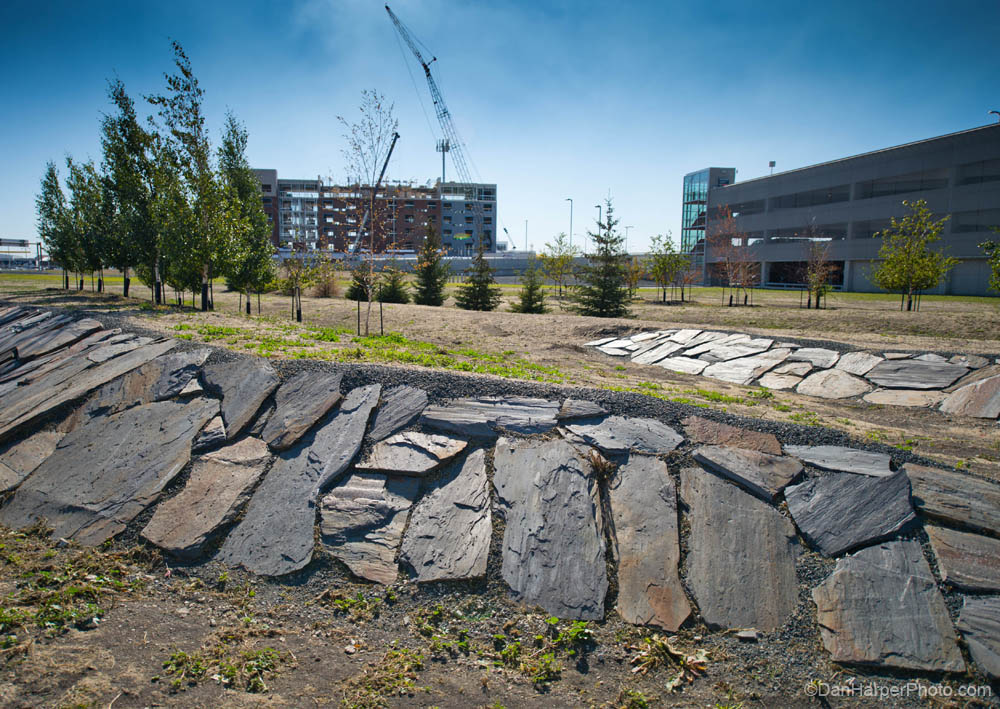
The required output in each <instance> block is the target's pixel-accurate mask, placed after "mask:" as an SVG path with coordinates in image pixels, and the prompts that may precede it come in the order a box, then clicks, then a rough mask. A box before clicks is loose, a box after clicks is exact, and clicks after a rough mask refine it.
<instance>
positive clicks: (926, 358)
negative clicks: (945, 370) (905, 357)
mask: <svg viewBox="0 0 1000 709" xmlns="http://www.w3.org/2000/svg"><path fill="white" fill-rule="evenodd" d="M913 359H916V360H919V361H921V362H947V361H948V358H947V357H942V356H941V355H939V354H935V353H934V352H927V353H926V354H922V355H917V356H916V357H914V358H913Z"/></svg>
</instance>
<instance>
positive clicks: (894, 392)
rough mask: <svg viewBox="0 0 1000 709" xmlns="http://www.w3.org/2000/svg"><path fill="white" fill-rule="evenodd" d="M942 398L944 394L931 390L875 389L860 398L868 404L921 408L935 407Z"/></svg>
mask: <svg viewBox="0 0 1000 709" xmlns="http://www.w3.org/2000/svg"><path fill="white" fill-rule="evenodd" d="M944 397H945V394H943V393H941V392H940V391H934V390H933V389H931V390H920V389H876V390H875V391H873V392H869V393H868V394H865V395H864V396H863V397H861V398H862V399H864V400H865V401H867V402H868V403H869V404H879V405H882V406H886V405H888V406H909V407H911V408H921V407H929V406H936V405H938V404H940V403H941V400H942V399H943V398H944Z"/></svg>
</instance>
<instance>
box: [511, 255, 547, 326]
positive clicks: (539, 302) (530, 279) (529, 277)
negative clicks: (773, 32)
mask: <svg viewBox="0 0 1000 709" xmlns="http://www.w3.org/2000/svg"><path fill="white" fill-rule="evenodd" d="M518 295H519V297H520V301H519V302H517V303H515V304H514V305H513V306H512V307H511V312H514V313H544V312H546V311H547V310H548V308H546V307H545V292H544V291H543V290H542V277H541V274H540V273H539V272H538V263H537V262H536V261H534V260H533V261H532V262H531V265H530V266H528V268H527V270H525V272H524V273H522V274H521V292H520V293H519V294H518Z"/></svg>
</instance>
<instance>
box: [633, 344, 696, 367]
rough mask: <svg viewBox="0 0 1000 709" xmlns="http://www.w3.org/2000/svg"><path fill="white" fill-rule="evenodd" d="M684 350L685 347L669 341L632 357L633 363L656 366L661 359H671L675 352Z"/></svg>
mask: <svg viewBox="0 0 1000 709" xmlns="http://www.w3.org/2000/svg"><path fill="white" fill-rule="evenodd" d="M682 349H684V345H681V344H678V343H676V342H670V341H667V342H664V343H662V344H657V345H656V346H655V347H651V348H649V349H648V350H644V351H642V352H637V353H636V354H635V355H634V356H633V357H632V361H633V362H635V363H636V364H656V363H657V362H659V361H660V360H661V359H663V358H665V357H669V356H670V355H672V354H673V353H674V352H677V351H679V350H682Z"/></svg>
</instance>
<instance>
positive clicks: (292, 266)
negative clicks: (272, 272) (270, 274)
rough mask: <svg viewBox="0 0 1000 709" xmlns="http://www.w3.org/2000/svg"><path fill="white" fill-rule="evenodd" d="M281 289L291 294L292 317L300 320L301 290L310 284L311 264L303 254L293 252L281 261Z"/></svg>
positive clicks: (311, 277) (312, 272)
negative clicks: (282, 279)
mask: <svg viewBox="0 0 1000 709" xmlns="http://www.w3.org/2000/svg"><path fill="white" fill-rule="evenodd" d="M281 268H282V271H284V274H285V279H284V283H283V284H282V285H283V290H284V291H285V292H286V293H287V294H289V295H291V296H292V317H293V318H295V319H296V320H297V321H299V322H302V291H303V289H305V288H308V287H309V286H310V285H312V279H313V274H314V270H313V265H312V263H310V259H309V258H308V257H307V256H306V255H305V254H301V253H300V254H293V255H290V256H288V258H286V259H285V260H284V261H282V262H281Z"/></svg>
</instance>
